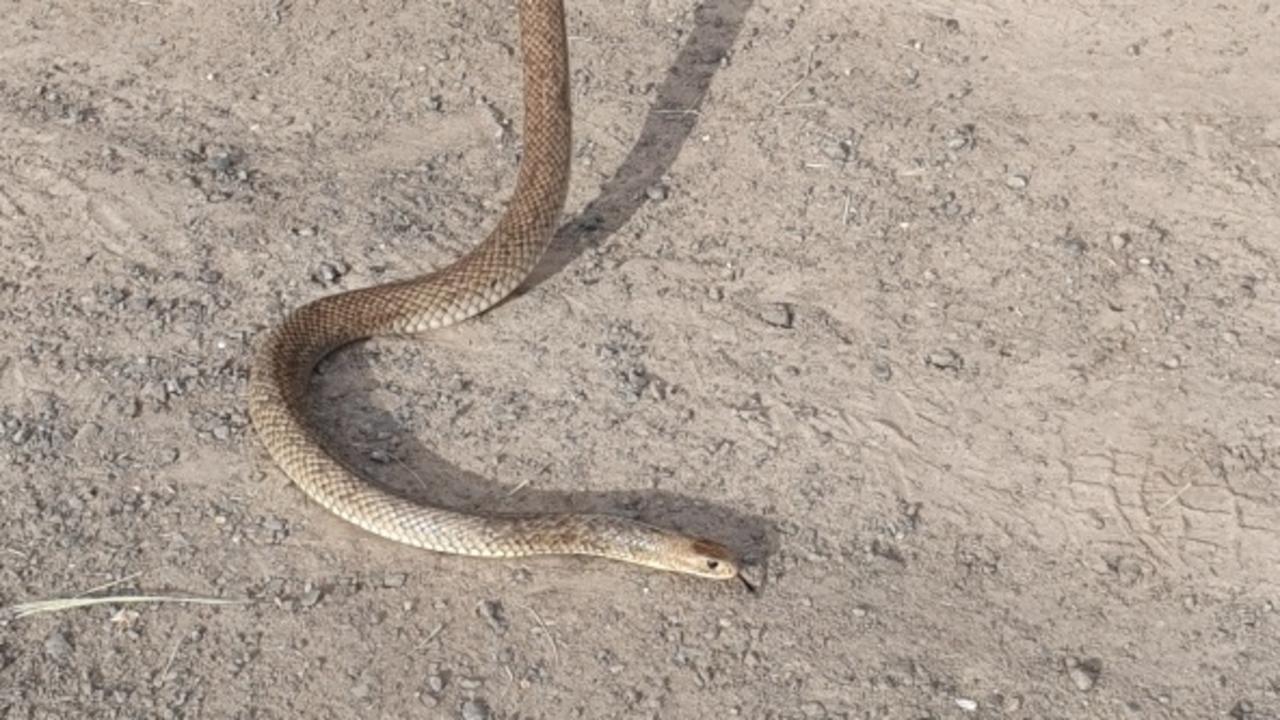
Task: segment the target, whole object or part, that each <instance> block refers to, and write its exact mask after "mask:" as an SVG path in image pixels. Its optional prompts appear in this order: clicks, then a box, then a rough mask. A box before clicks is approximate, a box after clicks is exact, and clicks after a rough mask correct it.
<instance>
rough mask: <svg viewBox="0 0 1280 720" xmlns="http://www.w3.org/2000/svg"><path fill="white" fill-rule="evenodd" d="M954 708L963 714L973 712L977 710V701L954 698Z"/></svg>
mask: <svg viewBox="0 0 1280 720" xmlns="http://www.w3.org/2000/svg"><path fill="white" fill-rule="evenodd" d="M956 707H958V708H960V709H961V710H964V711H965V712H974V711H975V710H977V709H978V701H977V700H970V699H969V698H959V697H958V698H956Z"/></svg>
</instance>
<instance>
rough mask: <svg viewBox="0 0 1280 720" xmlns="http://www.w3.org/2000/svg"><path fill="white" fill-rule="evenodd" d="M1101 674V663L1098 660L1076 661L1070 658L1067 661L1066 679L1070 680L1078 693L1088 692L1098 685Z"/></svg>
mask: <svg viewBox="0 0 1280 720" xmlns="http://www.w3.org/2000/svg"><path fill="white" fill-rule="evenodd" d="M1101 674H1102V663H1101V662H1099V661H1098V660H1093V659H1090V660H1076V659H1074V658H1072V659H1071V660H1068V661H1067V677H1069V678H1071V683H1072V684H1073V685H1075V686H1076V689H1077V690H1079V691H1080V692H1088V691H1090V690H1092V689H1093V686H1094V685H1096V684H1097V683H1098V676H1099V675H1101Z"/></svg>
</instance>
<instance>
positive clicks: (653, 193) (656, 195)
mask: <svg viewBox="0 0 1280 720" xmlns="http://www.w3.org/2000/svg"><path fill="white" fill-rule="evenodd" d="M667 195H668V190H667V186H666V185H661V184H658V185H650V186H649V188H648V189H647V190H645V191H644V196H645V197H647V198H649V199H650V200H653V201H654V202H657V201H660V200H666V199H667Z"/></svg>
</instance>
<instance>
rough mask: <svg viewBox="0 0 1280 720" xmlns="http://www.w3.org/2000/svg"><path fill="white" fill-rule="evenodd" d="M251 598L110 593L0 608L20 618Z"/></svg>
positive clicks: (0, 612) (236, 602)
mask: <svg viewBox="0 0 1280 720" xmlns="http://www.w3.org/2000/svg"><path fill="white" fill-rule="evenodd" d="M250 602H251V601H250V600H237V599H233V598H215V597H192V596H185V595H108V596H103V597H71V598H53V599H50V600H33V601H31V602H25V603H18V604H16V605H10V606H9V607H7V608H4V609H3V610H0V615H4V616H11V617H13V619H15V620H18V619H21V618H24V617H27V616H28V615H36V614H39V613H47V612H58V611H60V610H75V609H77V608H83V607H92V606H94V605H116V604H120V603H185V604H188V605H247V604H249V603H250Z"/></svg>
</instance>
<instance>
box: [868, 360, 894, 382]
mask: <svg viewBox="0 0 1280 720" xmlns="http://www.w3.org/2000/svg"><path fill="white" fill-rule="evenodd" d="M871 377H874V378H875V379H877V380H879V381H880V382H889V380H891V379H892V378H893V367H892V366H891V365H889V363H887V362H884V361H883V360H880V361H877V362H876V363H874V364H873V365H872V366H871Z"/></svg>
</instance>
